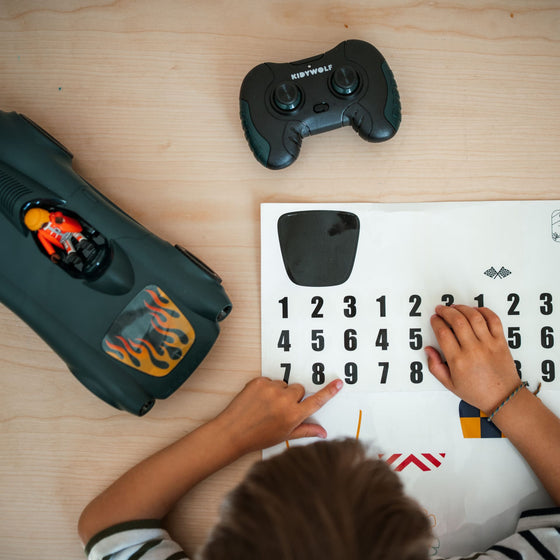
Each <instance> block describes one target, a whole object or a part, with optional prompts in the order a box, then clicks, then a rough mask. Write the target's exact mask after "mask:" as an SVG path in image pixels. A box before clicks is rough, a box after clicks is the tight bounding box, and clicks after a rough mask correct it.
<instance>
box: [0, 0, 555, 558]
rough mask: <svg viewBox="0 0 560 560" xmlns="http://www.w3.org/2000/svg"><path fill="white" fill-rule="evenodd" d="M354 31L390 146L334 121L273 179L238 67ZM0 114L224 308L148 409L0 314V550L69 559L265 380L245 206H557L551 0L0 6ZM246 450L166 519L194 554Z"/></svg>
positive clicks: (292, 55)
mask: <svg viewBox="0 0 560 560" xmlns="http://www.w3.org/2000/svg"><path fill="white" fill-rule="evenodd" d="M354 38H356V39H364V40H366V41H369V42H371V43H373V44H374V45H375V46H376V47H377V48H378V49H379V50H380V51H381V52H382V53H383V55H384V56H385V58H386V59H387V61H388V63H389V65H390V66H391V68H392V70H393V72H394V74H395V77H396V80H397V83H398V87H399V90H400V95H401V101H402V107H403V120H402V125H401V128H400V130H399V132H398V134H397V135H396V136H395V137H394V138H393V139H392V140H391V141H389V142H386V143H383V144H377V145H375V144H368V143H367V142H365V141H363V140H362V139H360V138H359V137H358V135H357V134H356V133H354V131H353V130H352V129H351V128H344V129H340V130H336V131H333V132H330V133H328V134H323V135H319V136H316V137H312V138H307V139H305V140H304V142H303V147H302V151H301V154H300V157H299V158H298V160H297V161H296V162H295V163H294V164H293V165H292V166H291V167H289V168H287V169H285V170H282V171H271V170H268V169H265V168H264V167H262V166H261V165H260V164H259V163H258V162H257V161H256V160H255V159H254V157H253V155H252V153H251V152H250V150H249V147H248V145H247V142H246V141H245V138H244V136H243V132H242V129H241V123H240V119H239V105H238V95H239V87H240V85H241V81H242V79H243V77H244V76H245V74H246V73H247V72H248V71H249V70H250V69H251V68H253V67H254V66H255V65H256V64H258V63H260V62H264V61H272V62H288V61H291V60H298V59H301V58H306V57H308V56H311V55H314V54H318V53H321V52H324V51H326V50H328V49H330V48H332V47H334V46H335V45H337V44H338V43H339V42H341V41H343V40H345V39H354ZM0 108H1V109H2V110H7V111H12V110H13V111H18V112H20V113H24V114H26V115H27V116H29V117H31V118H32V119H33V120H35V121H36V122H37V123H39V124H40V125H41V126H43V128H45V129H46V130H48V131H49V132H50V133H51V134H53V135H54V136H55V137H56V138H58V139H59V140H61V141H62V142H63V143H64V144H65V145H66V146H68V148H69V149H70V150H71V151H72V152H73V153H74V155H75V162H74V166H75V169H76V170H77V171H78V172H79V173H80V174H81V175H83V176H84V177H85V178H86V179H87V180H88V181H90V182H91V183H92V184H94V185H95V186H96V187H97V188H98V189H100V190H101V191H102V192H103V193H105V194H106V195H107V196H108V197H109V198H111V199H112V200H113V201H114V202H115V203H116V204H118V205H119V206H121V207H122V208H123V209H124V210H125V211H127V212H128V213H130V214H131V215H132V216H134V217H135V218H136V219H137V220H138V221H140V222H141V223H142V224H144V225H145V226H147V227H148V228H149V229H151V230H152V231H153V232H154V233H155V234H157V235H159V236H160V237H163V238H164V239H167V240H168V241H170V242H171V243H180V244H182V245H184V246H186V247H187V248H188V249H189V250H191V251H192V252H193V253H195V254H196V255H197V256H199V257H200V258H201V259H202V260H203V261H205V262H206V263H207V264H208V265H209V266H210V267H212V268H213V269H214V270H216V271H217V272H218V273H219V274H220V275H221V276H222V278H223V281H224V286H225V289H226V291H227V292H228V294H229V296H230V298H231V299H232V301H233V304H234V311H233V313H232V314H231V316H230V317H229V318H228V319H227V320H226V321H225V322H224V323H222V333H221V335H220V337H219V339H218V341H217V344H216V346H215V347H214V348H213V350H212V351H211V353H210V355H209V356H208V358H207V359H206V360H205V361H204V363H203V364H202V366H201V367H200V368H199V369H198V370H197V371H196V372H195V374H194V375H193V376H192V377H191V378H190V379H189V380H188V381H187V382H186V383H185V384H184V385H183V387H182V388H181V389H180V390H178V391H177V392H176V393H175V394H174V395H173V396H172V397H170V398H169V399H167V400H166V401H160V402H158V403H157V404H156V406H155V407H154V409H153V410H152V411H151V412H150V413H149V414H148V415H147V416H146V417H144V418H142V419H139V418H136V417H133V416H131V415H129V414H127V413H124V412H119V411H117V410H114V409H112V408H110V407H109V406H108V405H106V404H105V403H103V402H102V401H100V400H99V399H97V398H96V397H94V396H93V395H92V394H90V393H89V392H88V391H87V390H86V389H84V388H83V387H82V386H81V384H80V383H79V382H78V381H77V380H76V379H74V377H73V376H72V375H71V374H70V373H69V371H68V370H67V368H66V366H65V364H64V363H63V362H62V361H61V360H60V359H59V358H58V357H57V356H56V355H55V354H54V353H53V352H52V351H51V350H50V349H49V347H48V346H47V345H46V344H45V343H44V342H43V341H42V340H41V339H39V338H38V337H37V336H36V335H35V334H34V332H33V331H31V329H30V328H29V327H28V326H27V325H26V324H24V323H23V322H22V321H21V320H20V319H19V318H17V317H16V316H14V315H13V314H12V313H11V312H10V311H8V309H6V308H5V307H0V332H1V333H2V336H1V339H0V376H1V379H2V390H1V393H0V395H1V397H0V399H1V401H0V421H1V425H0V426H1V427H0V430H1V432H0V491H1V494H0V496H1V498H0V542H1V543H2V544H1V545H0V558H6V559H10V560H17V559H24V558H25V559H28V558H33V557H41V558H57V559H59V560H62V559H71V558H80V557H81V554H82V549H81V545H80V543H79V540H78V537H77V534H76V530H75V527H76V521H77V518H78V516H79V514H80V512H81V510H82V508H83V507H84V506H85V505H86V503H87V502H88V501H89V500H90V499H92V498H93V497H94V496H95V495H96V494H97V493H99V492H100V491H101V490H102V489H104V488H105V486H106V485H107V484H109V483H110V482H112V481H113V479H115V478H116V477H117V476H118V475H120V474H121V473H122V472H124V470H126V469H127V468H129V467H131V466H132V465H133V464H135V463H136V462H137V461H139V460H140V459H142V458H144V457H145V456H146V455H148V454H150V453H151V452H154V451H156V450H157V449H159V448H160V447H162V446H164V445H166V444H168V443H170V442H171V441H173V440H174V439H176V438H177V437H179V436H180V435H182V434H184V433H185V432H187V431H190V430H192V429H193V428H195V427H196V426H198V425H200V424H201V423H202V422H204V421H205V420H207V419H209V418H211V417H212V416H213V415H215V414H216V413H217V412H218V411H220V410H221V409H222V408H223V407H224V406H225V405H226V404H227V403H228V401H229V400H230V399H231V397H232V396H233V395H234V394H235V393H236V392H237V391H238V390H240V389H241V388H242V387H243V385H244V384H245V383H246V382H247V381H248V380H249V379H251V378H253V377H255V376H257V375H259V374H260V373H261V371H260V318H259V312H260V308H259V286H260V281H259V275H260V270H259V251H260V247H259V204H260V203H261V202H290V201H292V202H314V201H317V202H318V201H324V202H335V201H345V202H346V201H347V202H420V201H451V200H453V201H463V200H508V199H513V200H522V199H550V198H558V197H559V196H560V183H559V179H558V178H559V176H560V158H559V157H558V148H559V142H560V5H559V3H558V2H556V1H554V0H548V1H546V0H531V1H529V0H527V1H520V0H518V1H513V2H511V1H505V0H494V1H492V2H489V1H472V0H450V1H449V2H445V3H440V2H427V1H426V2H422V1H421V2H417V1H411V0H410V1H409V0H403V1H401V2H393V1H390V0H385V1H380V0H368V1H365V0H363V1H354V0H347V1H346V2H337V1H330V0H328V1H323V2H321V1H319V0H307V1H306V2H294V1H286V2H282V1H276V2H268V1H263V2H257V1H252V2H251V1H243V0H239V1H236V2H233V1H227V0H216V1H207V2H192V1H191V2H188V1H180V0H175V1H172V0H160V1H159V2H150V1H145V0H141V1H133V0H123V1H121V0H114V1H105V0H98V1H92V0H82V1H80V0H58V1H55V0H47V1H40V0H17V1H16V0H0ZM14 258H18V257H17V255H14ZM0 266H9V263H1V265H0ZM84 320H87V318H86V317H85V318H84ZM257 459H258V455H257V454H255V455H253V456H250V457H247V458H245V459H243V460H241V461H239V462H238V463H236V464H234V465H232V466H231V467H229V468H227V469H225V470H224V471H223V472H221V473H218V474H216V475H215V476H213V477H211V478H210V479H209V480H207V481H206V482H204V483H203V484H201V485H200V486H199V487H198V488H196V489H195V490H194V491H193V492H192V493H191V494H190V495H189V496H188V497H186V498H185V499H184V500H183V501H182V502H181V503H180V505H179V506H178V507H177V509H176V510H175V511H174V512H173V513H172V515H171V517H170V529H171V532H172V534H174V536H175V537H176V538H177V539H178V540H179V542H180V543H182V544H183V546H184V547H185V548H186V550H187V551H188V552H189V553H192V552H193V551H194V550H195V549H196V548H197V547H198V546H199V545H200V544H201V543H202V542H203V541H204V538H205V534H206V532H207V530H208V529H209V528H210V527H211V525H212V524H213V522H214V520H215V518H216V514H217V509H218V505H219V503H220V501H221V498H222V496H223V494H224V493H225V492H226V491H227V490H229V489H230V488H231V487H232V486H233V485H235V483H236V482H237V481H238V480H239V479H240V478H241V477H242V476H243V475H244V473H245V471H246V469H247V468H248V467H249V465H250V464H251V463H252V462H254V461H255V460H257Z"/></svg>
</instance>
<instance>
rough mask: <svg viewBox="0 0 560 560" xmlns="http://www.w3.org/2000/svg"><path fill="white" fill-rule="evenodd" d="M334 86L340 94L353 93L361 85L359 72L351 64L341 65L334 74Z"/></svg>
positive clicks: (332, 80) (332, 81)
mask: <svg viewBox="0 0 560 560" xmlns="http://www.w3.org/2000/svg"><path fill="white" fill-rule="evenodd" d="M331 83H332V87H333V89H334V91H336V93H339V94H340V95H351V94H352V93H354V92H355V91H356V90H357V89H358V86H359V85H360V79H359V77H358V74H357V72H356V71H355V70H354V68H352V67H351V66H339V67H338V68H337V69H336V70H335V71H334V72H333V75H332V79H331Z"/></svg>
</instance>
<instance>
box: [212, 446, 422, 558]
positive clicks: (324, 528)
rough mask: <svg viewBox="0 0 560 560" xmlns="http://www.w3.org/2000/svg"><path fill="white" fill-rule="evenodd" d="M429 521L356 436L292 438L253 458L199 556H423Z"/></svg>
mask: <svg viewBox="0 0 560 560" xmlns="http://www.w3.org/2000/svg"><path fill="white" fill-rule="evenodd" d="M431 542H432V533H431V528H430V522H429V521H428V519H427V518H426V516H425V515H424V514H423V513H422V511H421V509H420V507H419V506H418V504H417V503H416V502H415V501H414V500H412V499H411V498H409V497H408V496H406V495H405V494H404V492H403V487H402V484H401V482H400V480H399V478H398V476H397V475H396V474H395V473H394V472H393V471H392V470H391V469H390V467H389V466H387V464H386V463H384V462H383V461H380V460H377V459H371V458H369V457H367V455H366V452H365V450H364V448H363V446H362V445H361V444H360V443H359V442H358V441H356V440H351V439H347V440H342V441H331V442H318V443H314V444H312V445H307V446H297V447H296V446H294V447H291V448H290V449H289V450H287V451H286V452H284V453H282V454H280V455H277V456H275V457H272V458H271V459H269V460H267V461H263V462H260V463H257V464H256V465H255V466H254V467H253V468H252V469H251V470H250V471H249V473H248V475H247V476H246V478H245V480H243V482H241V484H240V485H239V486H238V487H237V488H235V489H234V490H233V492H232V493H231V494H230V495H229V496H228V497H227V498H226V501H225V503H224V505H223V506H222V513H221V518H220V521H219V522H218V524H217V525H216V527H215V528H214V530H213V531H212V534H211V536H210V538H209V540H208V542H207V543H206V546H205V547H204V549H203V550H202V552H201V558H203V559H204V560H218V559H220V560H222V559H223V558H229V559H232V560H235V559H238V558H239V559H244V560H246V559H248V558H258V559H261V558H262V559H263V560H280V559H286V560H288V559H290V560H299V559H302V560H303V559H305V560H310V559H314V558H321V559H322V560H327V559H335V558H336V559H345V560H347V559H348V560H352V559H356V560H358V559H359V560H367V559H372V560H373V559H381V558H395V559H399V560H426V559H427V558H428V551H429V549H430V544H431Z"/></svg>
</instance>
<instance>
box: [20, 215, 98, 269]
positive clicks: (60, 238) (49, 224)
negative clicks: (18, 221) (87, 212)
mask: <svg viewBox="0 0 560 560" xmlns="http://www.w3.org/2000/svg"><path fill="white" fill-rule="evenodd" d="M24 222H25V225H26V226H27V228H28V229H29V230H31V231H35V232H36V233H37V238H38V239H39V241H40V242H41V245H42V246H43V247H44V248H45V251H46V252H47V254H48V255H49V257H50V258H51V261H53V262H59V261H60V258H61V257H60V255H59V254H58V253H57V252H56V249H55V247H58V248H59V249H63V250H64V251H65V252H66V255H67V256H66V261H67V262H68V263H69V264H77V263H79V262H80V261H81V258H80V256H79V255H78V253H77V251H76V247H74V244H73V243H77V247H79V248H80V249H83V250H86V251H87V250H89V249H90V248H92V244H91V243H90V242H89V241H88V240H87V239H86V237H85V236H84V235H83V234H82V233H81V232H82V229H83V228H82V226H81V224H80V222H78V220H76V219H74V218H70V217H69V216H65V215H64V214H63V213H62V212H60V211H56V212H48V211H47V210H45V209H43V208H31V209H30V210H28V211H27V212H26V214H25V218H24Z"/></svg>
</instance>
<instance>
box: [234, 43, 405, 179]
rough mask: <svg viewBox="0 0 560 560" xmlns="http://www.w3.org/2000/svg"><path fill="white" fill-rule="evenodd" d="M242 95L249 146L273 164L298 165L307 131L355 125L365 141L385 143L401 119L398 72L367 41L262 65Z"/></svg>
mask: <svg viewBox="0 0 560 560" xmlns="http://www.w3.org/2000/svg"><path fill="white" fill-rule="evenodd" d="M239 101H240V115H241V122H242V125H243V129H244V131H245V136H246V138H247V141H248V142H249V146H250V148H251V150H252V151H253V153H254V154H255V157H256V158H257V160H258V161H260V162H261V163H262V164H263V165H265V166H266V167H268V168H269V169H282V168H283V167H287V166H288V165H290V164H291V163H293V162H294V161H295V160H296V158H297V157H298V155H299V152H300V148H301V142H302V140H303V138H305V137H306V136H310V135H312V134H319V133H320V132H326V131H328V130H333V129H335V128H340V127H342V126H348V125H351V126H352V127H353V128H354V130H356V132H358V134H359V135H360V136H361V137H362V138H364V139H365V140H368V141H369V142H383V141H385V140H389V139H390V138H392V137H393V136H394V135H395V133H396V132H397V130H398V128H399V125H400V122H401V105H400V98H399V92H398V90H397V84H396V82H395V78H394V77H393V73H392V72H391V69H390V68H389V65H388V64H387V62H386V61H385V59H384V58H383V56H382V54H381V53H380V52H379V51H378V50H377V49H376V48H375V47H374V46H373V45H370V44H369V43H366V42H365V41H357V40H351V41H344V42H343V43H340V44H339V45H337V46H336V47H335V48H334V49H332V50H330V51H328V52H326V53H324V54H320V55H316V56H313V57H311V58H307V59H305V60H299V61H296V62H289V63H284V64H276V63H271V62H267V63H263V64H259V65H258V66H256V67H255V68H253V69H252V70H251V71H250V72H249V73H248V74H247V76H246V77H245V79H244V80H243V83H242V85H241V91H240V94H239Z"/></svg>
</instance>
